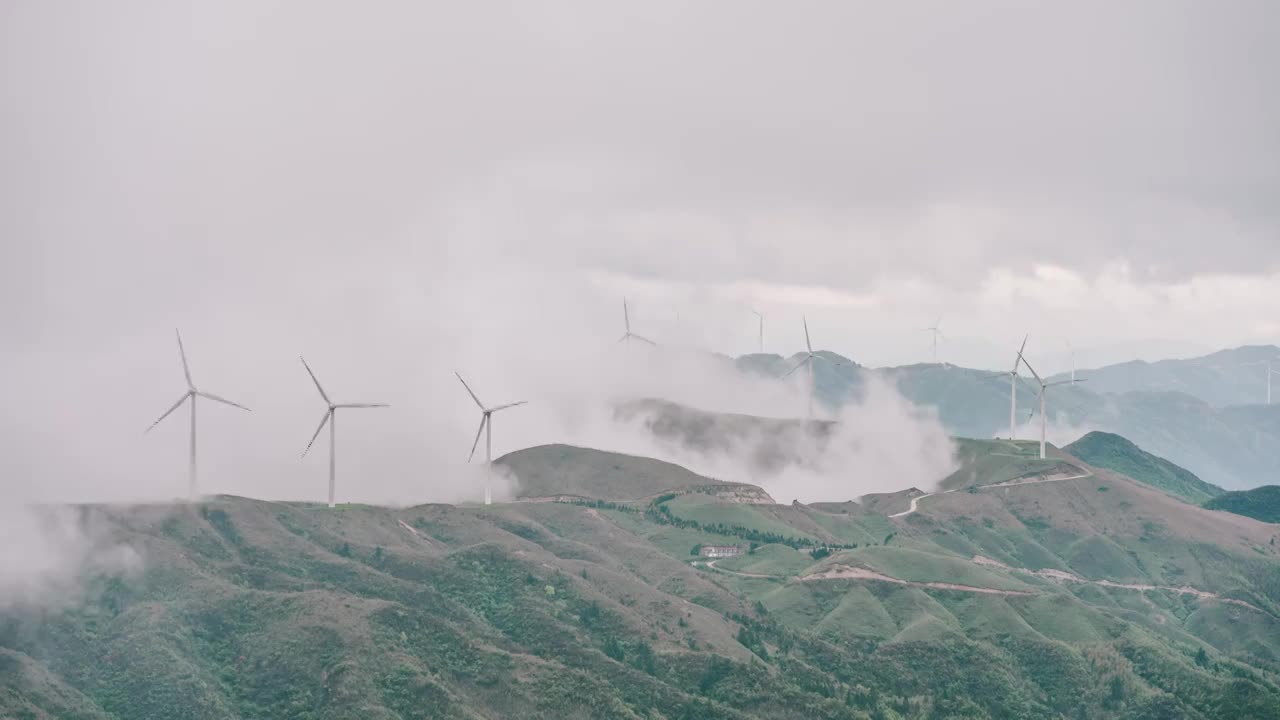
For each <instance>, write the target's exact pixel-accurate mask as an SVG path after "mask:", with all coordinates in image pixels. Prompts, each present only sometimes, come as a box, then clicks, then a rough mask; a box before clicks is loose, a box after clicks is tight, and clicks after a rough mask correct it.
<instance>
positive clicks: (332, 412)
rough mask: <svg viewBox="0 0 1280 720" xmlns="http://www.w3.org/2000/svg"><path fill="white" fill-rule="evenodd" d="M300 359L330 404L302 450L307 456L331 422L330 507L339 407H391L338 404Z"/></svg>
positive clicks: (380, 404)
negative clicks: (309, 440)
mask: <svg viewBox="0 0 1280 720" xmlns="http://www.w3.org/2000/svg"><path fill="white" fill-rule="evenodd" d="M298 359H299V360H301V361H302V367H304V368H306V369H307V374H308V375H310V376H311V382H313V383H315V384H316V389H317V390H319V391H320V397H321V398H324V401H325V404H327V405H328V406H329V408H328V409H327V410H325V411H324V417H322V418H320V426H319V427H317V428H316V434H315V435H312V436H311V442H309V443H307V449H306V450H303V451H302V457H306V456H307V452H308V451H310V450H311V446H312V445H313V444H315V441H316V438H318V437H320V431H321V430H324V425H325V423H328V424H329V507H334V502H333V489H334V477H335V474H336V473H335V468H336V466H337V440H338V432H337V428H338V409H339V408H384V407H391V406H390V405H385V404H383V403H343V404H337V403H335V402H333V401H332V400H330V399H329V395H328V393H326V392H325V391H324V388H322V387H320V381H319V380H317V379H316V374H315V373H313V372H311V366H310V365H308V364H307V360H306V358H304V357H302V356H301V355H299V356H298Z"/></svg>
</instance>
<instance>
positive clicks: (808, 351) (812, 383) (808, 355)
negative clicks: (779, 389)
mask: <svg viewBox="0 0 1280 720" xmlns="http://www.w3.org/2000/svg"><path fill="white" fill-rule="evenodd" d="M800 321H801V322H802V323H804V346H805V353H804V357H802V358H800V362H798V363H796V364H795V365H793V366H792V367H791V369H790V370H788V371H786V372H785V373H783V374H782V377H784V378H785V377H788V376H789V375H791V373H793V372H795V371H797V370H799V369H800V368H801V367H804V366H806V365H807V366H808V367H809V414H808V415H806V416H805V417H813V392H814V388H815V387H816V386H817V382H818V379H817V376H816V375H815V374H814V372H813V361H814V360H815V359H821V360H826V361H827V362H831V360H828V359H827V358H825V357H823V356H821V355H818V354H817V353H815V352H814V351H813V343H811V342H809V321H808V319H806V318H805V317H803V316H801V318H800Z"/></svg>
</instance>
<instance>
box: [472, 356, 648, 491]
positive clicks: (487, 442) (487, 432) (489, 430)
mask: <svg viewBox="0 0 1280 720" xmlns="http://www.w3.org/2000/svg"><path fill="white" fill-rule="evenodd" d="M637 337H638V336H637ZM646 342H648V341H646ZM453 374H454V375H457V376H458V382H460V383H462V387H464V388H466V389H467V394H468V395H470V396H471V399H472V400H475V401H476V405H477V406H479V407H480V427H479V428H478V429H477V430H476V439H475V441H474V442H472V443H471V454H470V455H468V456H467V462H471V458H473V457H475V455H476V446H477V445H479V444H480V433H482V432H483V433H484V463H485V480H484V504H485V505H489V504H492V502H493V495H492V493H491V491H490V489H489V481H490V480H491V479H492V475H493V414H494V413H496V412H498V411H499V410H506V409H507V408H513V407H515V406H517V405H524V404H525V403H527V402H529V401H528V400H520V401H518V402H513V403H507V404H506V405H498V406H495V407H485V406H484V403H482V402H480V398H478V397H476V394H475V392H473V391H472V390H471V386H470V385H468V384H467V381H466V380H463V379H462V375H459V374H458V372H457V371H456V370H455V371H454V373H453Z"/></svg>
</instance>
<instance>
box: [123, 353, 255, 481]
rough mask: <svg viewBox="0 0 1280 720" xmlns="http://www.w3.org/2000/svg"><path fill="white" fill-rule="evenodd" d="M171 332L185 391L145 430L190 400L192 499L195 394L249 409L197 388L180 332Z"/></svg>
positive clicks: (194, 472)
mask: <svg viewBox="0 0 1280 720" xmlns="http://www.w3.org/2000/svg"><path fill="white" fill-rule="evenodd" d="M173 334H174V335H176V336H177V337H178V354H179V355H181V356H182V374H183V375H185V376H186V378H187V391H186V392H185V393H183V394H182V397H180V398H178V402H176V403H174V404H173V407H171V408H169V409H168V410H166V411H165V412H164V414H163V415H161V416H160V417H159V419H157V420H156V421H155V422H153V423H151V427H148V428H147V430H146V431H147V432H151V428H154V427H155V426H156V425H159V424H160V421H161V420H164V419H165V418H167V417H169V415H170V414H171V413H172V412H173V411H174V410H177V409H178V406H180V405H182V403H184V402H186V401H187V400H190V401H191V458H190V463H189V465H188V467H187V494H188V495H189V496H190V497H191V499H192V500H194V499H195V498H196V396H197V395H198V396H200V397H203V398H208V399H210V400H213V401H214V402H220V403H223V404H224V405H230V406H231V407H238V408H240V409H241V410H249V408H247V407H245V406H243V405H240V404H239V403H233V402H231V401H230V400H228V399H226V398H223V397H218V396H217V395H214V394H213V393H207V392H204V391H203V390H197V389H196V386H195V383H193V382H191V368H190V367H189V366H188V365H187V351H186V349H185V348H183V347H182V333H180V332H178V330H177V329H176V328H175V329H174V331H173Z"/></svg>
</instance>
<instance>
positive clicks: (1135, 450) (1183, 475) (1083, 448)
mask: <svg viewBox="0 0 1280 720" xmlns="http://www.w3.org/2000/svg"><path fill="white" fill-rule="evenodd" d="M1063 451H1064V452H1066V453H1068V454H1070V455H1071V456H1073V457H1077V458H1079V459H1081V460H1083V461H1084V462H1086V463H1089V464H1090V465H1092V466H1094V467H1097V468H1105V469H1107V470H1114V471H1116V472H1118V473H1121V474H1123V475H1127V476H1129V477H1131V478H1133V479H1134V480H1137V481H1138V482H1140V483H1143V484H1145V485H1150V486H1151V487H1153V488H1156V489H1158V490H1163V491H1164V492H1167V493H1169V494H1170V495H1173V496H1174V497H1177V498H1181V499H1183V500H1185V501H1187V502H1189V503H1193V504H1196V505H1199V504H1201V503H1203V502H1205V501H1206V500H1209V499H1210V498H1213V497H1217V496H1218V495H1221V494H1222V493H1223V492H1225V491H1224V490H1223V489H1222V488H1220V487H1218V486H1217V485H1211V484H1209V483H1207V482H1204V481H1203V480H1201V479H1200V478H1198V477H1196V476H1195V475H1194V474H1192V473H1191V472H1190V471H1187V470H1184V469H1183V468H1180V467H1178V466H1177V465H1174V464H1173V463H1171V462H1169V461H1168V460H1165V459H1164V458H1161V457H1156V456H1155V455H1152V454H1151V453H1149V452H1146V451H1144V450H1143V449H1142V448H1140V447H1138V446H1137V445H1134V444H1133V443H1131V442H1129V441H1128V440H1126V439H1124V438H1122V437H1120V436H1119V435H1113V434H1111V433H1104V432H1091V433H1089V434H1087V435H1085V436H1084V437H1082V438H1080V439H1079V440H1077V441H1075V442H1073V443H1071V444H1070V445H1068V446H1066V447H1064V448H1063Z"/></svg>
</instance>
